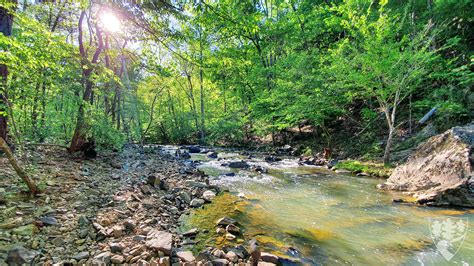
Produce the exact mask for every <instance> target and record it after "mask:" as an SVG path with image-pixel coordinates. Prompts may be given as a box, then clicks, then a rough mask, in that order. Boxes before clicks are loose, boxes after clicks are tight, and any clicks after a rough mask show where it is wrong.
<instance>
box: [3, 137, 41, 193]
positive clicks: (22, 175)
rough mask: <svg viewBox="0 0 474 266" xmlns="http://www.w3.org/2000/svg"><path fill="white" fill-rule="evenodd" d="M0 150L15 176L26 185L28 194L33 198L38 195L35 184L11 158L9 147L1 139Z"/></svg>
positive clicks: (13, 158)
mask: <svg viewBox="0 0 474 266" xmlns="http://www.w3.org/2000/svg"><path fill="white" fill-rule="evenodd" d="M0 149H2V150H3V152H4V153H5V155H6V156H7V159H8V161H9V162H10V164H11V166H12V167H13V169H15V172H16V173H17V175H18V176H19V177H20V178H21V179H23V181H24V182H25V183H26V185H27V186H28V189H29V190H30V194H31V195H33V196H34V195H36V194H37V193H38V188H37V187H36V184H35V182H34V181H33V180H31V178H30V177H29V176H28V175H27V174H26V172H25V171H24V170H23V168H21V166H20V165H19V164H18V162H17V160H16V159H15V157H14V156H13V153H12V151H11V150H10V147H8V144H7V142H6V141H5V140H4V139H3V138H0Z"/></svg>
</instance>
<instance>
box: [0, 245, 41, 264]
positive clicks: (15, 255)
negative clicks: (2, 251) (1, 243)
mask: <svg viewBox="0 0 474 266" xmlns="http://www.w3.org/2000/svg"><path fill="white" fill-rule="evenodd" d="M38 255H39V253H38V252H36V251H32V250H27V249H25V248H24V247H21V246H15V247H13V248H12V249H10V250H9V251H8V253H7V259H6V262H7V264H8V265H24V264H28V265H33V264H34V261H35V259H36V257H37V256H38Z"/></svg>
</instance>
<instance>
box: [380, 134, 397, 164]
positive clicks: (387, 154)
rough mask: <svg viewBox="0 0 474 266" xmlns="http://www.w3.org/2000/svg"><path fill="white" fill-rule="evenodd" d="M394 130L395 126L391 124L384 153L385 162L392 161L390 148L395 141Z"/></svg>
mask: <svg viewBox="0 0 474 266" xmlns="http://www.w3.org/2000/svg"><path fill="white" fill-rule="evenodd" d="M394 131H395V128H394V127H393V126H389V131H388V138H387V144H386V145H385V152H384V155H383V163H384V164H389V163H390V149H391V148H392V141H393V133H394Z"/></svg>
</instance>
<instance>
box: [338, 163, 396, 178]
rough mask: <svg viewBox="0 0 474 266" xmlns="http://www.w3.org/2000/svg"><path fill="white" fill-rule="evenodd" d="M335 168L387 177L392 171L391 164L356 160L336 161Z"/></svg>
mask: <svg viewBox="0 0 474 266" xmlns="http://www.w3.org/2000/svg"><path fill="white" fill-rule="evenodd" d="M334 168H335V169H345V170H349V171H351V172H352V173H355V174H357V173H366V174H368V175H370V176H375V177H383V178H388V177H389V176H390V175H391V174H392V171H393V166H387V165H384V164H383V163H377V162H371V161H368V162H360V161H357V160H347V161H342V162H338V163H337V164H336V165H335V166H334Z"/></svg>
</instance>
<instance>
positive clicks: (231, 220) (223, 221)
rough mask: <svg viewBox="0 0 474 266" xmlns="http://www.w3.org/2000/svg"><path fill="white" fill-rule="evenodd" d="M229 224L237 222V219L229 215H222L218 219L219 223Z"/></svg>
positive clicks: (221, 224) (222, 224)
mask: <svg viewBox="0 0 474 266" xmlns="http://www.w3.org/2000/svg"><path fill="white" fill-rule="evenodd" d="M229 224H235V220H234V219H232V218H229V217H222V218H220V219H219V220H218V221H217V225H220V226H228V225H229Z"/></svg>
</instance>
